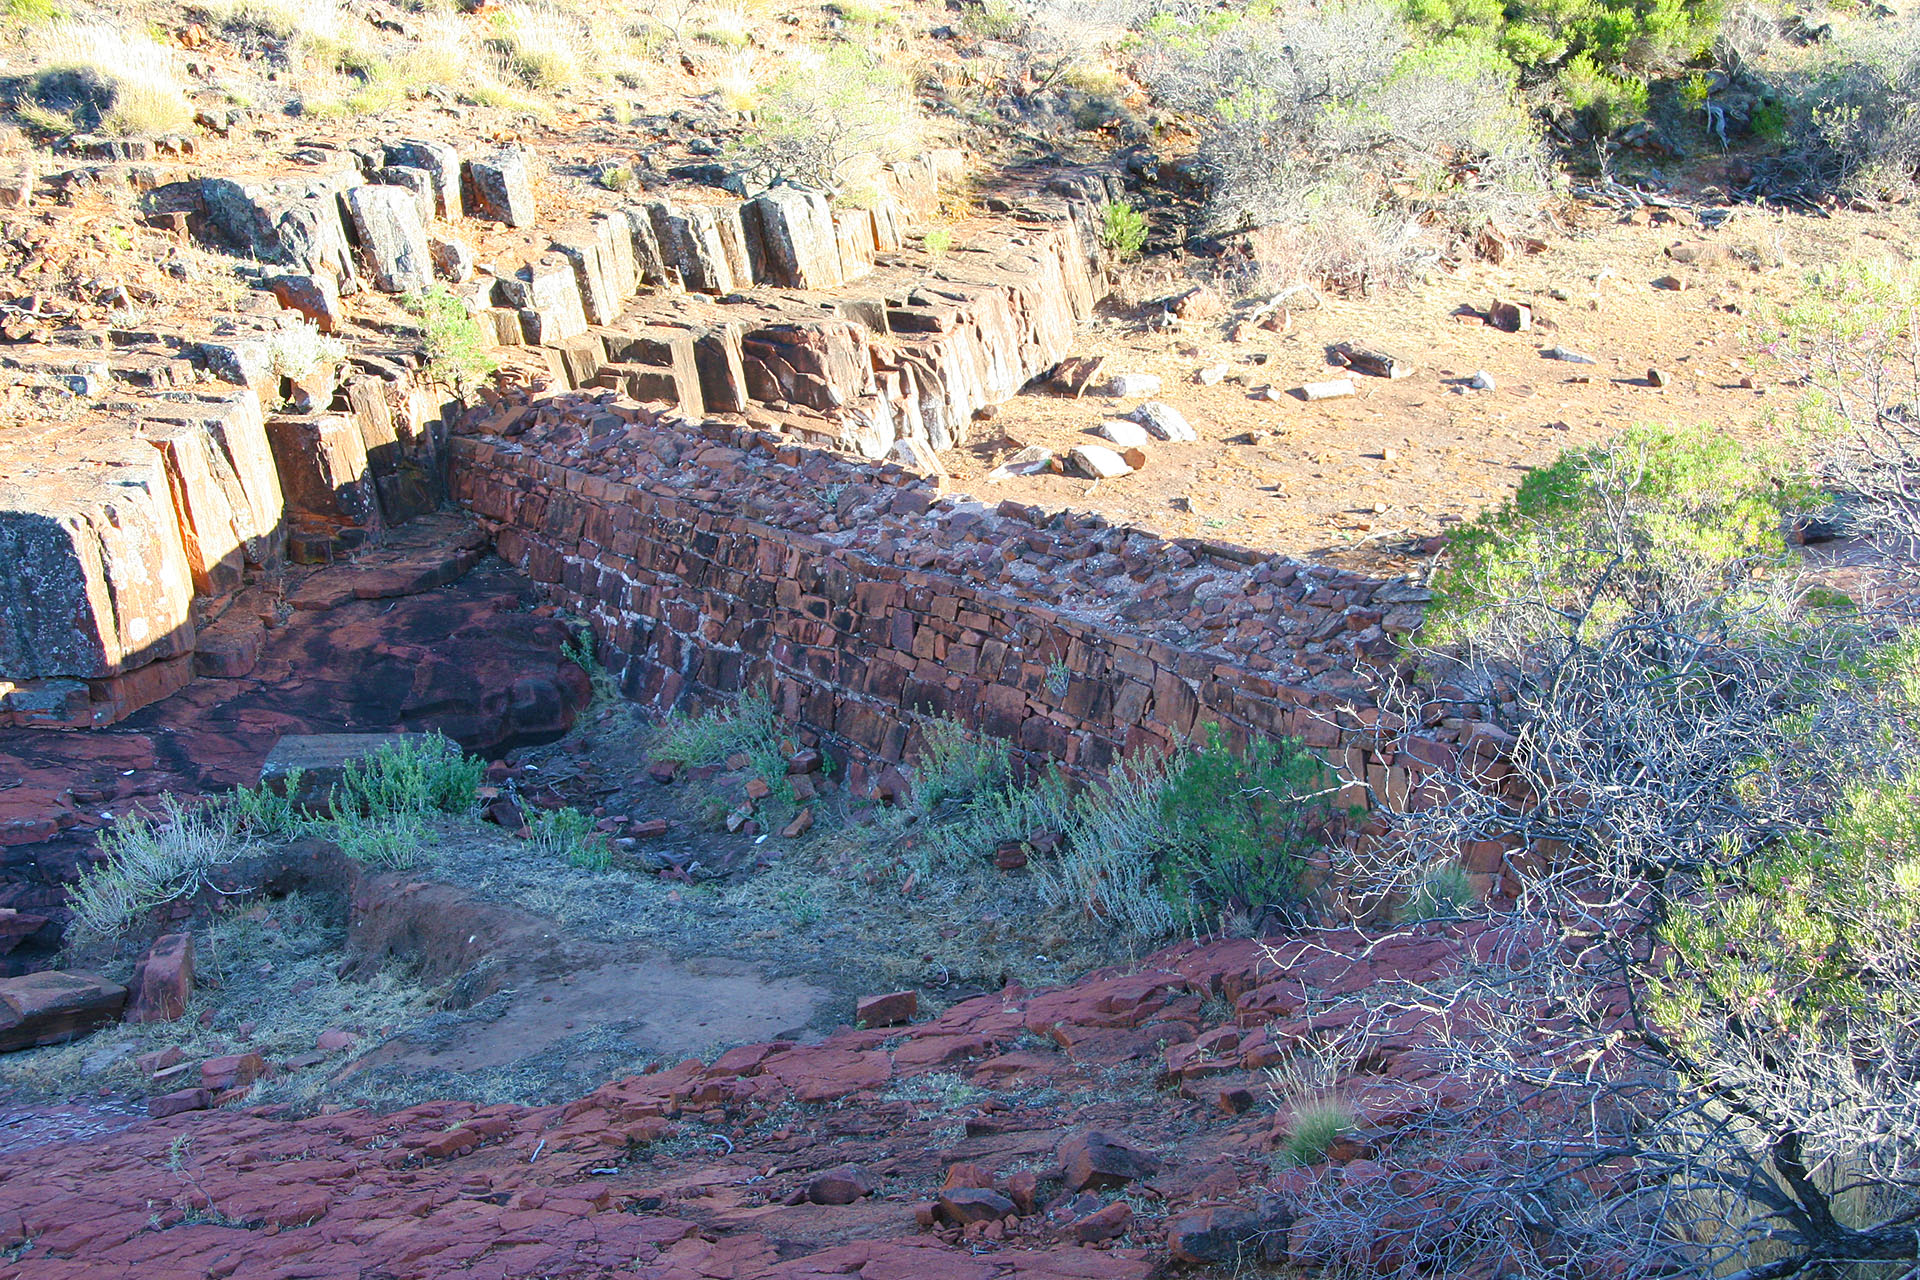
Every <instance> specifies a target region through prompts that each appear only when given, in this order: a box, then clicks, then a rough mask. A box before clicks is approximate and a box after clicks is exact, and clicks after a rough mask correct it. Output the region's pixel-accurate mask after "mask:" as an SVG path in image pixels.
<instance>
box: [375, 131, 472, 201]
mask: <svg viewBox="0 0 1920 1280" xmlns="http://www.w3.org/2000/svg"><path fill="white" fill-rule="evenodd" d="M386 160H387V163H388V164H389V165H398V166H404V167H406V168H410V169H419V170H423V171H424V172H425V173H426V174H427V176H428V177H429V179H430V180H431V181H430V189H431V191H432V193H433V213H434V216H435V217H440V218H457V217H459V216H460V153H459V152H458V151H455V150H454V149H453V148H452V147H450V146H448V145H447V144H446V143H444V142H430V141H427V140H426V139H422V138H405V139H402V140H401V141H399V142H389V143H388V144H387V146H386Z"/></svg>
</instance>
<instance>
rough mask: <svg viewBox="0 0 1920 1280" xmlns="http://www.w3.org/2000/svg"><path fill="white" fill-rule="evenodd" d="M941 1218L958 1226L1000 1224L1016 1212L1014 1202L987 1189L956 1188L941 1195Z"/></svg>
mask: <svg viewBox="0 0 1920 1280" xmlns="http://www.w3.org/2000/svg"><path fill="white" fill-rule="evenodd" d="M939 1205H940V1216H941V1217H943V1218H945V1219H946V1220H947V1221H948V1222H951V1223H954V1224H956V1225H958V1226H963V1227H964V1226H966V1225H968V1224H969V1223H974V1222H998V1221H999V1220H1000V1219H1002V1218H1004V1217H1006V1216H1007V1215H1008V1214H1010V1213H1012V1212H1013V1211H1014V1205H1013V1201H1011V1200H1009V1199H1007V1198H1006V1197H1005V1196H1003V1195H1001V1194H1000V1193H999V1192H998V1191H993V1190H990V1189H988V1188H986V1187H955V1188H953V1189H952V1190H951V1191H942V1192H941V1193H940V1200H939Z"/></svg>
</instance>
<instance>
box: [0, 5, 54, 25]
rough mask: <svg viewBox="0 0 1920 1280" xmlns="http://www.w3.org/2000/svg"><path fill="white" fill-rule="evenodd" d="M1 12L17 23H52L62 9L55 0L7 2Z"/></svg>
mask: <svg viewBox="0 0 1920 1280" xmlns="http://www.w3.org/2000/svg"><path fill="white" fill-rule="evenodd" d="M0 12H4V13H5V14H6V16H7V17H9V18H12V19H14V20H15V21H17V22H52V21H53V20H54V19H55V18H58V17H59V16H60V8H59V6H58V5H56V4H54V3H53V0H6V4H5V7H4V9H0Z"/></svg>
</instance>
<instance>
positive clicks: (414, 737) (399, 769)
mask: <svg viewBox="0 0 1920 1280" xmlns="http://www.w3.org/2000/svg"><path fill="white" fill-rule="evenodd" d="M486 769H487V767H486V765H485V764H484V763H483V762H482V761H480V760H477V759H474V758H472V757H469V756H468V755H466V754H465V753H464V752H462V751H461V750H460V748H459V746H458V745H457V744H456V743H455V742H454V741H453V740H452V739H451V738H448V737H446V736H445V735H443V734H439V733H410V734H404V735H402V736H401V737H399V738H397V739H395V740H394V741H391V742H384V743H382V744H380V746H379V747H377V748H376V749H374V750H373V751H371V752H369V753H368V754H367V755H366V756H364V757H363V758H361V759H359V760H349V761H348V762H347V764H346V767H345V768H343V769H342V770H341V774H340V784H339V786H337V787H335V788H334V791H333V811H334V813H335V814H336V815H342V816H350V817H366V818H375V819H379V818H386V817H391V816H395V815H410V816H414V817H425V816H426V815H428V814H433V813H453V814H463V813H467V812H469V811H471V810H472V809H473V806H474V803H475V800H476V792H477V791H478V790H479V787H480V779H481V778H482V777H483V776H485V774H486Z"/></svg>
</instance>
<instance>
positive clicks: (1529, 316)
mask: <svg viewBox="0 0 1920 1280" xmlns="http://www.w3.org/2000/svg"><path fill="white" fill-rule="evenodd" d="M1487 323H1488V324H1490V325H1492V326H1493V327H1494V328H1496V329H1504V330H1506V331H1507V332H1508V333H1525V332H1527V331H1528V330H1530V329H1532V328H1533V308H1532V307H1530V306H1528V305H1527V304H1526V303H1524V302H1502V301H1501V300H1500V299H1498V298H1496V299H1494V302H1493V305H1492V306H1490V307H1488V308H1487Z"/></svg>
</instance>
